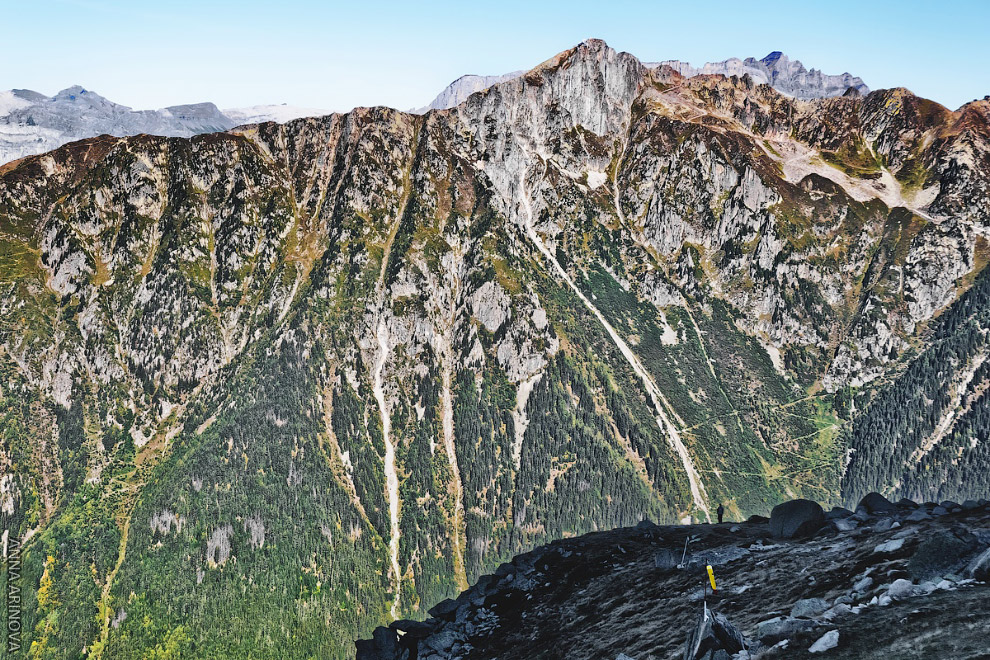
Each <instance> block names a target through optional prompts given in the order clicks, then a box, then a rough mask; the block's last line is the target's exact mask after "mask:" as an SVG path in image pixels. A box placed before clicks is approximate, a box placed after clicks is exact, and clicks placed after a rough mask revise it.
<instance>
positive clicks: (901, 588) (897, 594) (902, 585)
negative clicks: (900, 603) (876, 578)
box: [887, 578, 915, 600]
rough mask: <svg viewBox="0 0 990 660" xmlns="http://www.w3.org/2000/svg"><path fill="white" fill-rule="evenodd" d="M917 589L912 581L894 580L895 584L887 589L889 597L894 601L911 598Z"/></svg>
mask: <svg viewBox="0 0 990 660" xmlns="http://www.w3.org/2000/svg"><path fill="white" fill-rule="evenodd" d="M914 592H915V587H914V584H913V583H912V582H911V580H905V579H903V578H902V579H900V580H894V582H893V584H891V585H890V586H889V587H887V595H888V596H890V597H891V598H893V599H894V600H901V599H904V598H909V597H911V596H913V595H914Z"/></svg>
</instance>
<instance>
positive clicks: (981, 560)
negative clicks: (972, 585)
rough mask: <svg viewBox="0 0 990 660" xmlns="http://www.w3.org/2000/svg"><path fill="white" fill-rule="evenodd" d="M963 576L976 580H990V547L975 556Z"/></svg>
mask: <svg viewBox="0 0 990 660" xmlns="http://www.w3.org/2000/svg"><path fill="white" fill-rule="evenodd" d="M963 577H967V578H973V579H974V580H982V581H987V580H990V548H987V549H986V550H984V551H983V552H981V553H980V554H978V555H976V557H974V558H973V561H971V562H969V564H968V565H967V566H966V570H965V571H963Z"/></svg>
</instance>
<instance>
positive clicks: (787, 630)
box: [756, 616, 816, 646]
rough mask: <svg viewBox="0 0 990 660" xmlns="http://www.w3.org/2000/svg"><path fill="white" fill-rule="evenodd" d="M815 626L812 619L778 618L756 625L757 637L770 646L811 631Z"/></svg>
mask: <svg viewBox="0 0 990 660" xmlns="http://www.w3.org/2000/svg"><path fill="white" fill-rule="evenodd" d="M815 625H816V623H815V622H814V621H812V620H810V619H795V618H793V617H789V616H778V617H774V618H773V619H768V620H766V621H761V622H759V623H758V624H756V636H757V637H759V638H760V641H761V642H763V643H764V644H767V645H768V646H769V645H773V644H776V643H777V642H779V641H780V640H782V639H787V638H788V637H792V636H793V635H796V634H797V633H800V632H804V631H805V630H811V629H812V628H814V627H815Z"/></svg>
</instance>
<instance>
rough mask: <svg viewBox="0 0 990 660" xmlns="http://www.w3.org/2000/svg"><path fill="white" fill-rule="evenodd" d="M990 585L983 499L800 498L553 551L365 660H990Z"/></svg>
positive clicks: (505, 571) (487, 583)
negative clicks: (747, 514)
mask: <svg viewBox="0 0 990 660" xmlns="http://www.w3.org/2000/svg"><path fill="white" fill-rule="evenodd" d="M707 566H711V567H712V570H713V573H714V575H715V579H716V584H717V587H718V589H717V591H715V592H714V593H712V591H711V589H710V587H706V584H707V583H708V577H707V570H706V567H707ZM988 581H990V504H988V502H987V501H985V500H980V501H967V502H965V503H963V504H957V503H954V502H943V503H941V504H935V503H927V504H922V505H918V504H916V503H914V502H911V501H907V500H903V501H901V502H898V503H897V504H892V503H891V502H889V501H887V500H886V499H884V498H883V497H881V496H879V495H877V494H871V495H868V496H867V497H865V498H864V499H863V501H862V502H861V503H860V505H859V506H858V507H857V509H856V511H855V512H853V511H849V510H847V509H841V508H835V509H833V510H832V511H830V512H828V513H825V512H823V511H822V510H821V508H820V507H819V506H818V505H817V504H815V503H812V502H808V501H806V500H796V501H793V502H788V503H785V504H783V505H780V506H778V507H777V508H775V509H774V511H773V513H772V514H771V518H770V519H767V518H760V517H753V518H751V519H750V520H748V521H746V522H742V523H731V522H730V523H723V524H710V525H693V526H667V527H658V526H656V525H653V524H652V523H650V522H648V521H645V522H643V523H640V525H638V526H637V527H635V528H625V529H617V530H613V531H609V532H600V533H595V534H588V535H586V536H582V537H579V538H573V539H565V540H561V541H556V542H554V543H551V544H549V545H547V546H544V547H542V548H539V549H537V550H534V551H533V552H530V553H527V554H524V555H520V556H518V557H516V558H515V559H514V560H513V561H512V562H511V563H507V564H503V565H502V566H500V567H499V569H498V570H497V571H496V572H495V574H494V575H490V576H483V577H482V578H481V579H480V580H479V581H478V582H477V583H476V584H475V585H474V586H473V587H471V588H470V589H468V590H467V591H465V592H463V593H462V594H461V595H460V596H459V597H458V598H457V599H456V600H447V601H444V602H442V603H440V604H438V605H437V606H436V607H434V608H433V609H432V610H430V614H431V615H432V616H433V618H431V619H429V620H427V621H424V622H416V621H408V620H406V621H396V622H394V623H393V624H392V625H391V626H389V627H388V628H385V627H382V628H378V629H377V630H376V631H375V634H374V639H372V640H365V641H359V642H358V643H357V657H358V660H375V659H388V660H392V659H400V658H401V659H405V660H426V659H440V658H464V659H465V660H467V659H469V658H478V659H480V658H505V659H508V658H567V659H568V660H576V659H579V658H596V659H602V658H605V659H607V660H612V659H615V660H648V659H650V658H708V659H711V660H715V659H723V660H727V659H728V658H733V659H739V660H741V659H744V658H757V657H758V658H805V657H825V658H953V659H962V658H990V588H988V584H987V583H988Z"/></svg>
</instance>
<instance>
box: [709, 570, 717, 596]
mask: <svg viewBox="0 0 990 660" xmlns="http://www.w3.org/2000/svg"><path fill="white" fill-rule="evenodd" d="M708 581H709V582H711V583H712V591H715V590H716V589H715V572H714V571H712V567H711V565H709V566H708Z"/></svg>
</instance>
